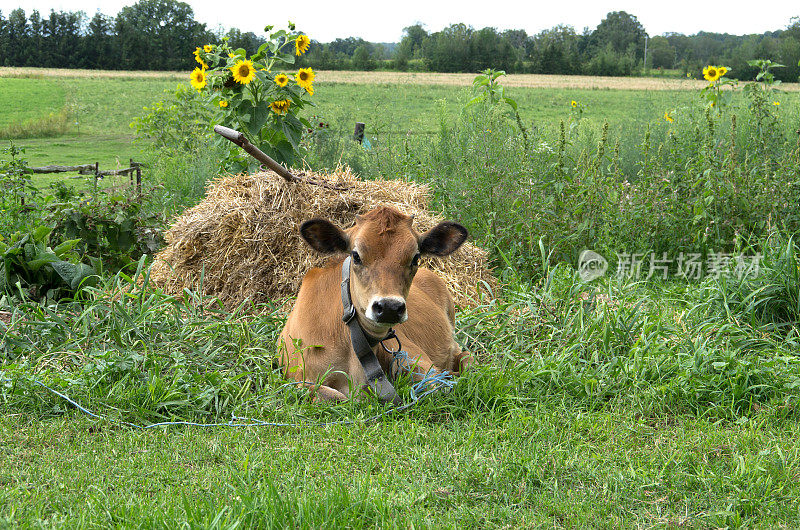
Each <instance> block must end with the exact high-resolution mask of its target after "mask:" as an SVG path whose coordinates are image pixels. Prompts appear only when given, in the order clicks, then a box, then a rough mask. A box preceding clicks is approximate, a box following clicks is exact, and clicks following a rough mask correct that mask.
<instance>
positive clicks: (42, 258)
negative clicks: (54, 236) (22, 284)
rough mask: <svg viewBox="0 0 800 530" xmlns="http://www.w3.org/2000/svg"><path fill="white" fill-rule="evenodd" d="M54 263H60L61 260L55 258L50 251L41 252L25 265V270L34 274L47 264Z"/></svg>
mask: <svg viewBox="0 0 800 530" xmlns="http://www.w3.org/2000/svg"><path fill="white" fill-rule="evenodd" d="M54 261H61V258H59V257H58V256H56V255H55V254H54V253H53V252H52V251H51V252H42V253H41V254H38V255H37V256H36V257H35V258H34V259H32V260H29V261H28V263H27V268H28V269H29V270H30V271H31V272H36V271H38V270H39V269H41V268H42V267H44V266H45V265H47V264H48V263H53V262H54Z"/></svg>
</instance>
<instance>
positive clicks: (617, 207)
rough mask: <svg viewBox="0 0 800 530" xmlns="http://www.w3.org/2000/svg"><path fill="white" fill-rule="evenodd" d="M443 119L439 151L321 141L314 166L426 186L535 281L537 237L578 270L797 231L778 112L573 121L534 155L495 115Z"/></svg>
mask: <svg viewBox="0 0 800 530" xmlns="http://www.w3.org/2000/svg"><path fill="white" fill-rule="evenodd" d="M445 109H446V106H445V105H442V106H441V107H440V120H439V121H440V127H439V133H438V134H437V135H436V136H435V137H433V139H432V141H431V139H429V138H426V139H424V140H420V139H416V138H415V137H413V136H409V137H407V138H404V139H400V140H391V139H390V138H388V137H387V138H384V139H382V138H380V136H378V138H377V141H373V143H372V148H371V149H369V150H366V149H363V148H361V147H360V146H358V145H357V144H354V143H353V142H345V141H343V140H342V139H341V138H333V139H331V140H330V141H329V142H326V141H325V138H324V137H323V138H321V139H318V140H317V141H316V142H315V143H312V144H311V152H310V154H309V160H310V161H311V163H312V165H318V166H322V167H325V166H328V167H334V166H335V165H336V164H339V163H342V162H344V163H347V164H350V165H351V166H353V167H357V168H359V169H360V171H361V173H362V174H363V175H364V176H366V177H368V178H397V177H400V178H407V179H409V180H414V181H418V182H424V183H428V184H430V185H431V186H432V188H433V190H434V198H435V204H434V207H435V208H439V209H442V210H444V211H445V212H446V215H449V216H453V217H457V218H458V219H460V220H461V221H462V222H464V223H465V224H466V225H467V226H468V228H470V230H471V232H472V233H473V235H474V236H475V237H476V238H477V240H478V241H479V243H480V244H483V245H485V246H487V247H489V248H491V249H492V250H493V252H494V259H495V263H496V264H497V265H498V266H499V267H500V268H501V269H506V270H513V271H515V274H522V275H524V276H526V277H529V278H535V277H536V276H537V274H538V271H539V270H541V261H540V255H539V251H538V242H539V240H540V239H542V240H543V241H544V242H545V243H546V244H547V245H548V246H550V247H551V248H553V252H552V253H551V258H552V259H553V260H555V261H556V262H561V261H563V262H569V263H573V264H574V263H576V261H577V257H578V255H579V254H580V252H581V251H582V250H584V249H587V248H589V249H594V250H597V251H600V252H601V253H603V254H604V255H605V256H606V257H607V258H609V259H611V261H612V262H613V261H614V257H615V255H616V254H617V253H622V252H626V253H642V254H645V255H647V254H649V253H651V252H654V253H656V254H658V255H660V254H661V253H663V252H668V253H669V254H670V255H677V254H678V253H679V252H697V253H701V254H702V256H703V257H704V258H705V257H706V256H707V255H708V253H710V252H719V251H730V250H732V249H733V248H735V247H736V246H737V245H738V244H739V242H740V241H741V240H742V239H743V238H747V237H751V236H754V237H756V238H758V237H760V236H761V235H763V234H765V233H766V231H767V229H768V227H769V226H771V225H772V226H775V225H779V226H781V227H783V228H786V229H788V230H790V231H795V230H797V228H798V227H800V210H798V206H797V205H798V204H800V187H799V186H798V185H797V183H798V182H800V144H799V143H798V136H797V134H796V133H795V132H794V126H793V124H792V123H791V117H790V115H789V114H788V113H787V112H783V111H780V112H779V111H778V110H776V109H777V107H774V106H771V105H768V106H764V105H760V106H759V105H754V104H752V102H751V101H749V100H747V99H746V98H744V97H743V96H741V97H739V99H737V100H736V105H735V106H734V107H731V108H728V109H726V110H725V111H723V112H716V111H714V110H712V109H705V108H703V107H701V106H700V105H699V104H697V105H688V106H685V107H682V108H681V109H679V110H678V111H676V112H675V113H674V115H675V122H674V123H668V122H667V121H665V120H662V121H661V122H659V123H653V124H652V125H648V126H645V127H638V128H627V127H625V126H620V125H617V126H613V125H610V124H608V123H606V124H604V125H603V126H601V127H599V128H594V127H593V126H591V125H590V124H589V122H588V121H586V120H585V119H584V118H582V117H581V116H582V115H581V114H579V113H574V114H573V115H570V116H568V117H567V118H565V119H564V120H563V121H562V122H561V124H560V125H559V126H557V127H555V128H552V127H551V128H547V127H533V128H532V130H531V134H530V136H531V141H530V142H529V147H528V148H526V147H525V141H524V138H523V137H522V134H521V133H520V130H519V128H518V127H517V126H516V123H515V122H514V120H513V119H511V118H510V117H509V116H508V115H507V114H505V113H504V112H503V109H501V108H492V107H483V108H480V107H473V108H472V109H470V110H464V111H462V112H461V113H459V114H458V115H457V116H456V117H455V119H453V117H452V116H450V115H448V114H447V112H446V110H445ZM765 131H767V132H765Z"/></svg>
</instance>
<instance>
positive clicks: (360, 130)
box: [353, 121, 365, 143]
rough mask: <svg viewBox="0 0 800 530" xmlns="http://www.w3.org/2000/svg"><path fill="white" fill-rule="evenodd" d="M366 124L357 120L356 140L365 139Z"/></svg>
mask: <svg viewBox="0 0 800 530" xmlns="http://www.w3.org/2000/svg"><path fill="white" fill-rule="evenodd" d="M364 127H365V126H364V124H363V123H361V122H360V121H357V122H356V129H355V131H353V138H355V140H356V142H358V143H361V142H363V141H364Z"/></svg>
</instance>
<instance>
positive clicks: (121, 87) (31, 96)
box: [0, 67, 797, 169]
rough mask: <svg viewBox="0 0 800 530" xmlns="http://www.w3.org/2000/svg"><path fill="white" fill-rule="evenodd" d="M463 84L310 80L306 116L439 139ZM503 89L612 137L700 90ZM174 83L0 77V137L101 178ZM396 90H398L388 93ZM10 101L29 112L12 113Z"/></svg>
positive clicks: (159, 78)
mask: <svg viewBox="0 0 800 530" xmlns="http://www.w3.org/2000/svg"><path fill="white" fill-rule="evenodd" d="M19 76H22V77H19ZM473 77H474V76H472V75H470V74H414V73H410V74H403V73H399V72H374V73H363V72H320V73H319V74H318V77H317V80H318V83H319V86H320V87H322V88H323V89H322V90H319V91H318V93H317V96H315V99H314V100H315V102H316V103H317V105H318V107H317V108H316V109H314V110H312V112H313V113H315V114H317V115H319V116H320V117H322V118H323V119H324V120H325V121H326V122H328V123H330V124H331V126H332V127H333V128H334V129H335V130H336V131H337V132H338V133H340V134H342V135H345V134H348V133H350V132H351V131H352V127H353V124H354V123H355V122H356V121H362V122H365V123H366V124H367V133H368V134H371V135H373V136H375V135H377V136H383V135H387V136H398V135H408V134H411V135H426V134H433V133H435V132H437V131H438V130H439V116H440V112H439V111H438V110H437V109H439V107H440V105H444V110H445V114H449V115H452V114H453V113H454V111H456V110H457V109H458V108H460V106H461V105H462V104H463V103H464V99H466V93H467V92H466V90H467V88H468V87H469V86H470V85H471V82H472V78H473ZM503 79H504V84H505V85H506V86H508V87H509V89H511V93H510V94H511V95H512V97H514V98H515V99H516V100H517V102H518V103H519V107H520V114H521V117H522V119H523V120H524V122H525V123H528V124H531V125H532V126H548V125H553V124H557V123H558V121H559V120H561V119H565V118H568V117H569V115H570V112H571V107H570V105H571V101H573V100H575V101H577V102H578V103H579V104H580V108H581V110H582V114H581V116H582V117H583V118H585V119H586V120H587V121H588V122H589V123H590V124H593V125H594V126H597V127H600V126H601V125H602V124H603V122H604V121H608V122H610V123H611V124H612V126H613V127H615V128H618V129H637V128H641V127H643V126H644V125H646V124H655V123H658V122H659V121H662V122H663V120H662V117H663V115H664V112H665V111H668V110H673V109H676V108H680V107H683V106H689V105H692V104H697V103H698V98H697V93H696V90H697V89H698V88H700V87H702V86H703V83H702V82H700V81H692V80H674V79H659V78H591V77H581V76H538V75H510V76H507V77H506V78H503ZM179 83H180V84H185V85H188V76H187V75H186V74H182V73H178V72H115V71H81V70H51V69H35V68H32V69H28V68H26V69H21V68H8V67H5V68H0V102H3V101H4V99H5V100H7V103H6V105H5V106H4V108H14V109H15V110H14V111H13V112H5V113H4V114H3V116H2V117H0V137H2V132H1V131H2V128H3V127H7V126H8V125H9V124H11V123H17V124H20V123H28V124H29V129H31V134H30V135H28V136H26V135H24V134H21V135H20V134H17V135H16V139H15V140H14V141H15V142H16V143H18V144H19V145H22V146H25V147H26V148H27V150H28V151H27V155H28V157H29V160H30V163H31V165H34V166H37V165H49V164H64V165H67V164H78V163H93V162H95V161H99V162H100V165H101V167H102V168H106V169H112V168H118V167H126V165H125V164H126V162H127V161H128V159H129V158H134V159H136V158H137V156H140V147H139V146H137V145H135V144H133V143H132V139H133V131H132V129H131V128H130V124H131V122H132V121H133V119H134V118H136V117H138V116H141V115H142V114H144V113H145V111H144V110H143V108H144V107H148V106H151V105H153V104H154V103H155V102H156V101H157V100H159V99H163V98H166V97H167V96H168V94H167V93H166V92H165V91H174V89H175V87H176V86H177V85H178V84H179ZM398 85H400V86H403V89H402V90H398V89H397V87H398ZM454 87H462V88H463V89H464V90H463V91H459V90H453V88H454ZM782 88H783V89H785V90H787V91H788V92H789V93H787V94H782V95H780V96H778V98H777V99H778V100H781V101H783V102H796V98H795V96H794V92H795V91H796V89H797V87H795V86H793V85H791V84H784V85H783V87H782ZM20 98H26V101H30V102H31V103H30V105H26V106H24V107H19V106H16V105H14V104H13V103H12V102H14V101H19V99H20ZM440 102H444V103H440ZM792 104H794V103H792ZM61 111H65V112H66V113H67V115H68V116H69V120H68V122H67V123H66V126H67V131H65V132H64V133H63V134H58V135H56V136H51V135H50V134H47V135H46V136H47V137H42V136H43V134H41V133H39V134H37V127H36V122H37V121H46V119H47V117H48V116H49V115H50V114H53V113H59V112H61ZM787 112H790V111H789V110H787Z"/></svg>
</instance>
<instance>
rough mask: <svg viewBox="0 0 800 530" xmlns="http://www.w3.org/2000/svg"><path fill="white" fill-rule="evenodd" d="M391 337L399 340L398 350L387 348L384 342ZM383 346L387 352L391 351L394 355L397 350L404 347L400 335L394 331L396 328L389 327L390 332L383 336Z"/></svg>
mask: <svg viewBox="0 0 800 530" xmlns="http://www.w3.org/2000/svg"><path fill="white" fill-rule="evenodd" d="M391 339H394V340H396V341H397V350H394V351H392V350H390V349H389V348H387V347H386V345H385V344H384V343H383V342H384V341H387V340H391ZM381 347H382V348H383V349H384V351H385V352H386V353H391V354H392V355H395V354H396V353H397V352H399V351H400V350H402V349H403V345H402V344H400V337H398V336H397V333H395V332H394V329H392V328H389V333H388V334H387V335H386V336H385V337H384V338H383V340H381Z"/></svg>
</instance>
